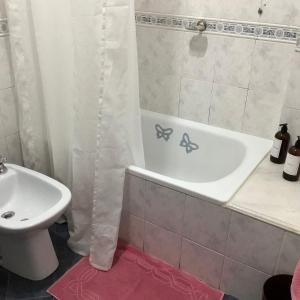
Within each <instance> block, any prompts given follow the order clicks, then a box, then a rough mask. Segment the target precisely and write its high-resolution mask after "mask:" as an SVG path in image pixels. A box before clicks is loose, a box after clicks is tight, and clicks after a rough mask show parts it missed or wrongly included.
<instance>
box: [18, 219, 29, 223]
mask: <svg viewBox="0 0 300 300" xmlns="http://www.w3.org/2000/svg"><path fill="white" fill-rule="evenodd" d="M28 220H29V219H28V218H24V219H21V220H20V221H21V222H23V221H28Z"/></svg>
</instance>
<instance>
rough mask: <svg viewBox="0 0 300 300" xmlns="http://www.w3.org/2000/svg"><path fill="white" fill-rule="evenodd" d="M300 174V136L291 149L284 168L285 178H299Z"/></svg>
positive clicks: (294, 179) (291, 179) (292, 179)
mask: <svg viewBox="0 0 300 300" xmlns="http://www.w3.org/2000/svg"><path fill="white" fill-rule="evenodd" d="M299 175H300V136H298V140H297V141H296V143H295V146H292V147H291V148H290V149H289V152H288V154H287V158H286V161H285V165H284V168H283V178H284V179H286V180H289V181H297V180H299Z"/></svg>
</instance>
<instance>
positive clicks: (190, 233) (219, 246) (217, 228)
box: [183, 196, 231, 253]
mask: <svg viewBox="0 0 300 300" xmlns="http://www.w3.org/2000/svg"><path fill="white" fill-rule="evenodd" d="M230 214H231V212H230V210H228V209H225V208H223V207H222V206H216V205H213V204H211V203H209V202H207V201H203V200H201V199H197V198H194V197H190V196H187V199H186V204H185V215H184V226H183V235H184V236H185V237H187V238H189V239H190V240H193V241H195V242H196V243H198V244H201V245H203V246H205V247H207V248H210V249H213V250H215V251H218V252H220V253H224V252H225V247H226V240H227V236H228V230H229V222H230Z"/></svg>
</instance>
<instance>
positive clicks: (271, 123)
mask: <svg viewBox="0 0 300 300" xmlns="http://www.w3.org/2000/svg"><path fill="white" fill-rule="evenodd" d="M283 103H284V96H283V95H282V94H278V93H269V92H266V91H263V90H249V92H248V97H247V103H246V108H245V115H244V120H243V129H242V130H243V132H245V133H248V134H252V135H256V136H260V137H265V138H270V139H272V138H273V136H274V134H275V133H276V132H277V130H278V124H279V121H280V114H281V110H282V107H283Z"/></svg>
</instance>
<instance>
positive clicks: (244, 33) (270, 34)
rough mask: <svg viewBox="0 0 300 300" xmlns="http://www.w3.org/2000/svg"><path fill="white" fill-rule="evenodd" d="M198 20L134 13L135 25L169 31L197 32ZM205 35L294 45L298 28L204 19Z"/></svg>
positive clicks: (299, 29) (176, 16)
mask: <svg viewBox="0 0 300 300" xmlns="http://www.w3.org/2000/svg"><path fill="white" fill-rule="evenodd" d="M199 19H200V18H194V17H186V16H178V15H162V14H157V13H148V12H136V23H137V25H140V26H156V27H162V28H166V29H171V30H183V31H194V32H197V28H196V24H197V22H198V21H199ZM205 20H206V22H207V28H206V31H205V32H206V33H212V34H224V35H230V36H236V37H244V38H252V39H260V40H268V41H276V42H283V43H296V40H297V35H298V34H299V32H300V28H299V27H290V26H284V25H273V24H264V23H250V22H241V21H234V20H223V19H205Z"/></svg>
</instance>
